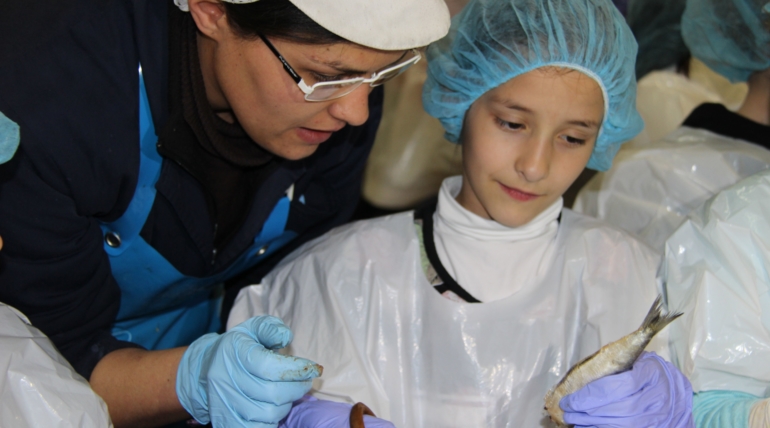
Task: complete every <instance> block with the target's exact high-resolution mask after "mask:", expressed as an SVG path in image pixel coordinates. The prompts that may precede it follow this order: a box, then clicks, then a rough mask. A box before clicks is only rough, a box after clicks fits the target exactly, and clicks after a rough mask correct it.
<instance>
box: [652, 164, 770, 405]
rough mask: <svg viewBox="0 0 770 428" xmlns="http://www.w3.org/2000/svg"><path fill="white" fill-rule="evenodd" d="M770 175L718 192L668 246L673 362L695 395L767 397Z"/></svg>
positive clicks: (769, 379)
mask: <svg viewBox="0 0 770 428" xmlns="http://www.w3.org/2000/svg"><path fill="white" fill-rule="evenodd" d="M769 269H770V172H764V173H761V174H758V175H755V176H753V177H750V178H748V179H746V180H743V181H741V182H740V183H738V184H736V185H734V186H732V187H730V188H729V189H727V190H724V191H723V192H721V193H719V194H718V195H717V196H716V197H714V198H713V199H712V200H710V201H708V202H707V203H706V204H704V206H703V207H702V208H700V209H698V210H697V211H695V212H693V213H692V214H691V217H690V218H689V219H688V220H687V221H686V222H685V223H684V224H683V225H682V226H681V227H680V228H679V229H678V230H677V231H676V233H674V234H673V235H672V236H671V238H670V239H669V240H668V241H667V242H666V256H665V264H664V270H663V272H664V275H665V280H666V282H667V290H668V300H669V306H670V307H672V308H677V309H680V310H682V311H683V312H684V316H683V317H682V320H681V321H680V322H678V323H674V324H672V326H671V340H672V351H673V354H674V355H675V362H677V363H678V365H679V367H680V368H681V370H682V372H683V373H684V374H685V375H687V376H688V377H689V378H690V381H691V382H692V386H693V391H695V392H698V391H707V390H733V391H741V392H746V393H749V394H753V395H756V396H759V397H769V396H770V270H769Z"/></svg>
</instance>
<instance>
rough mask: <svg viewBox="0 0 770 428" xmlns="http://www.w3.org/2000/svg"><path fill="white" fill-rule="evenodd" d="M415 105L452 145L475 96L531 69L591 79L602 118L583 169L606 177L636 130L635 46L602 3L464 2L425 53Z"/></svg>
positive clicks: (593, 0)
mask: <svg viewBox="0 0 770 428" xmlns="http://www.w3.org/2000/svg"><path fill="white" fill-rule="evenodd" d="M427 56H428V79H427V80H426V82H425V86H424V87H423V97H422V98H423V105H424V107H425V110H426V111H427V112H428V113H429V114H430V115H431V116H433V117H436V118H438V119H439V120H440V121H441V123H442V125H443V126H444V130H445V131H446V138H447V139H448V140H449V141H453V142H457V141H458V139H459V137H460V132H461V130H462V125H463V118H464V117H465V112H466V111H467V110H468V108H469V107H470V105H471V104H472V103H473V102H474V101H476V99H478V98H479V97H480V96H481V95H482V94H484V93H485V92H487V91H489V90H490V89H494V88H496V87H497V86H500V85H501V84H503V83H505V82H507V81H508V80H510V79H512V78H514V77H516V76H518V75H520V74H524V73H526V72H528V71H531V70H533V69H536V68H539V67H543V66H548V65H553V66H557V67H568V68H574V69H577V70H580V71H582V72H583V73H586V74H587V75H589V76H591V77H593V78H594V79H596V81H597V83H599V86H600V87H601V88H602V92H603V93H604V96H605V100H604V104H605V109H604V119H603V121H602V126H601V129H600V130H599V136H598V137H597V140H596V146H595V147H594V151H593V154H592V155H591V159H590V160H589V161H588V165H587V166H588V167H589V168H592V169H597V170H602V171H604V170H607V169H609V167H610V166H612V159H613V158H614V157H615V153H617V151H618V149H619V148H620V144H622V143H623V142H624V141H627V140H629V139H631V138H633V137H634V136H635V135H636V134H638V133H639V132H640V131H641V130H642V128H643V126H644V123H643V122H642V118H641V116H639V113H638V112H637V111H636V105H635V104H636V79H635V76H634V60H635V58H636V41H635V40H634V36H633V34H631V30H630V29H629V28H628V25H626V23H625V20H624V19H623V16H622V15H621V14H620V12H619V11H618V10H617V9H616V8H615V6H614V5H613V4H612V2H611V1H610V0H472V1H471V2H470V3H469V4H468V5H467V6H465V8H464V9H463V10H462V12H460V14H458V15H457V16H455V17H454V19H453V20H452V27H451V28H450V30H449V34H448V35H447V36H446V37H445V38H443V39H441V40H440V41H438V42H436V43H434V44H432V45H431V46H430V47H429V48H428V52H427Z"/></svg>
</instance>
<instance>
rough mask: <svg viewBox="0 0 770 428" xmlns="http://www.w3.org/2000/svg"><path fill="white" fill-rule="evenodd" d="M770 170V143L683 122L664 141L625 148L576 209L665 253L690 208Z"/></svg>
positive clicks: (583, 194) (585, 192)
mask: <svg viewBox="0 0 770 428" xmlns="http://www.w3.org/2000/svg"><path fill="white" fill-rule="evenodd" d="M768 138H770V135H769V136H768ZM768 168H770V150H767V149H765V148H764V147H761V146H759V145H756V144H752V143H749V142H746V141H743V140H736V139H734V138H728V137H725V136H723V135H719V134H715V133H713V132H709V131H706V130H703V129H694V128H689V127H686V126H683V127H681V128H679V129H677V130H676V131H674V132H672V133H670V134H669V135H667V136H666V137H665V138H663V139H662V140H660V141H658V142H655V143H652V144H649V145H644V146H641V147H639V148H632V149H629V150H623V151H621V152H620V153H619V154H618V156H617V157H616V158H615V161H614V165H613V167H612V169H610V170H609V171H607V172H604V173H599V174H597V175H596V176H595V177H594V178H593V179H591V181H590V182H589V183H588V184H587V185H586V186H585V187H584V188H583V189H582V190H581V191H580V193H579V194H578V196H577V199H576V200H575V205H574V209H575V211H577V212H582V213H584V214H587V215H590V216H592V217H597V218H600V219H602V220H605V221H607V222H608V223H610V224H612V225H615V226H618V227H620V228H622V229H625V230H627V231H629V232H631V233H633V234H636V236H638V237H639V238H640V239H642V240H643V241H644V242H646V243H647V244H649V245H650V246H652V247H653V248H654V249H656V250H658V251H660V252H661V253H662V252H663V243H664V242H666V239H668V237H669V236H671V234H672V233H673V232H674V231H675V230H676V228H677V227H679V225H681V224H682V222H684V220H685V218H686V217H687V214H689V213H690V211H692V210H694V209H695V208H697V207H699V206H700V205H701V204H702V203H703V202H705V201H706V199H708V198H710V197H712V196H714V195H715V194H716V193H717V192H719V191H720V190H722V189H724V188H726V187H728V186H731V185H733V184H735V183H737V182H738V181H740V180H742V179H744V178H746V177H748V176H751V175H753V174H756V173H758V172H760V171H764V170H766V169H768Z"/></svg>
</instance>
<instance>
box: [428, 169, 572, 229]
mask: <svg viewBox="0 0 770 428" xmlns="http://www.w3.org/2000/svg"><path fill="white" fill-rule="evenodd" d="M462 183H463V178H462V176H460V175H458V176H454V177H449V178H446V179H445V180H444V182H443V183H442V184H441V190H440V191H439V195H438V206H437V207H436V226H437V228H444V227H446V228H447V229H449V230H451V231H453V232H455V233H457V234H460V235H464V236H467V237H469V238H473V239H477V240H484V241H511V242H513V241H524V240H529V239H532V238H537V237H540V236H544V235H550V234H551V233H553V232H554V231H555V228H557V227H558V225H557V223H556V219H557V218H558V217H559V214H561V209H562V206H563V201H562V198H559V199H558V200H557V201H556V202H554V203H553V204H552V205H551V206H549V207H548V208H546V209H545V210H544V211H543V212H541V213H540V214H538V215H537V217H535V218H534V219H532V221H530V222H529V223H527V224H525V225H523V226H519V227H508V226H504V225H502V224H500V223H498V222H496V221H494V220H488V219H485V218H482V217H479V216H478V215H476V214H474V213H472V212H470V211H468V210H467V209H465V208H464V207H463V206H462V205H460V203H459V202H457V200H456V199H455V198H456V197H457V195H458V194H459V193H460V189H461V188H462Z"/></svg>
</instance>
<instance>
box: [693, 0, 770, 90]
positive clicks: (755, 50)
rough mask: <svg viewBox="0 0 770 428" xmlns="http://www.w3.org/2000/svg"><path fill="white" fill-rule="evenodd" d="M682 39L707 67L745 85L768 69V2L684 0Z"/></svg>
mask: <svg viewBox="0 0 770 428" xmlns="http://www.w3.org/2000/svg"><path fill="white" fill-rule="evenodd" d="M682 36H683V37H684V42H685V43H686V44H687V47H689V48H690V52H691V53H692V55H693V56H694V57H696V58H698V59H699V60H701V61H703V62H704V63H705V64H706V65H708V66H709V68H711V69H712V70H714V71H716V72H717V73H719V74H721V75H723V76H725V77H727V78H728V79H730V81H731V82H745V81H747V80H748V78H749V76H750V75H751V74H752V73H754V72H756V71H762V70H766V69H768V68H770V1H768V0H687V7H686V8H685V10H684V15H683V16H682Z"/></svg>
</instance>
